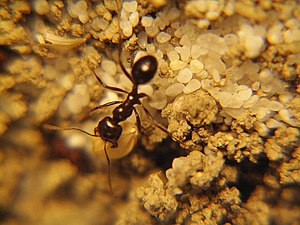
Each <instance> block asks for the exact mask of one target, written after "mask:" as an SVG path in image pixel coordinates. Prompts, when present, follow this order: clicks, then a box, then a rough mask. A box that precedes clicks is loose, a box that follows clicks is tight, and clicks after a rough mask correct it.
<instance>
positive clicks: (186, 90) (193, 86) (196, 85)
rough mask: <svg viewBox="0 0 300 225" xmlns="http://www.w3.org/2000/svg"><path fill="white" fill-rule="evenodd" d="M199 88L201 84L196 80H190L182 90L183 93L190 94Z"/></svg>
mask: <svg viewBox="0 0 300 225" xmlns="http://www.w3.org/2000/svg"><path fill="white" fill-rule="evenodd" d="M200 88H201V83H200V81H199V80H197V79H192V80H191V81H190V82H189V83H188V84H187V85H186V86H185V87H184V88H183V93H185V94H190V93H192V92H194V91H197V90H199V89H200Z"/></svg>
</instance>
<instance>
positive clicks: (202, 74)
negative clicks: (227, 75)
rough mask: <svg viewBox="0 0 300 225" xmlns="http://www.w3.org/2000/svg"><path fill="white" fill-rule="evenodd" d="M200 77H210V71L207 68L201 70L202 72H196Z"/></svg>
mask: <svg viewBox="0 0 300 225" xmlns="http://www.w3.org/2000/svg"><path fill="white" fill-rule="evenodd" d="M196 75H197V76H198V77H199V78H200V79H206V78H207V77H208V72H207V71H206V70H202V71H200V73H198V74H196Z"/></svg>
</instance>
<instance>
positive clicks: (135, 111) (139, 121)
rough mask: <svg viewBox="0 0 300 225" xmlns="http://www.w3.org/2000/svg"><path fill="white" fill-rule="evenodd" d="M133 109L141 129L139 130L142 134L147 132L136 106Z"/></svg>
mask: <svg viewBox="0 0 300 225" xmlns="http://www.w3.org/2000/svg"><path fill="white" fill-rule="evenodd" d="M133 111H134V115H135V119H136V124H137V127H138V129H139V132H140V133H141V134H144V133H145V132H144V131H143V126H142V123H141V119H140V116H139V113H138V112H137V110H136V108H135V107H133Z"/></svg>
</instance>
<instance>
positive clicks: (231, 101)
mask: <svg viewBox="0 0 300 225" xmlns="http://www.w3.org/2000/svg"><path fill="white" fill-rule="evenodd" d="M218 100H219V102H220V105H221V106H222V107H224V108H226V107H229V108H234V109H238V108H240V107H241V106H242V105H243V103H244V102H243V100H242V99H240V98H237V97H236V96H234V95H233V94H232V93H230V92H227V91H223V92H220V93H219V95H218Z"/></svg>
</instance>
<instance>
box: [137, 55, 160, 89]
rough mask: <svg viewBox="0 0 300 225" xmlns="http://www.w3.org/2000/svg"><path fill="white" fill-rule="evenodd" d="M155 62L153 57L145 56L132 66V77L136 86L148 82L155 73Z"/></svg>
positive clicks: (156, 64)
mask: <svg viewBox="0 0 300 225" xmlns="http://www.w3.org/2000/svg"><path fill="white" fill-rule="evenodd" d="M157 66H158V63H157V60H156V58H155V57H154V56H151V55H147V56H144V57H142V58H140V59H139V60H138V61H136V62H135V63H134V64H133V67H132V77H133V80H134V81H135V82H136V84H144V83H147V82H148V81H150V80H151V79H152V78H153V77H154V75H155V73H156V71H157Z"/></svg>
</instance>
